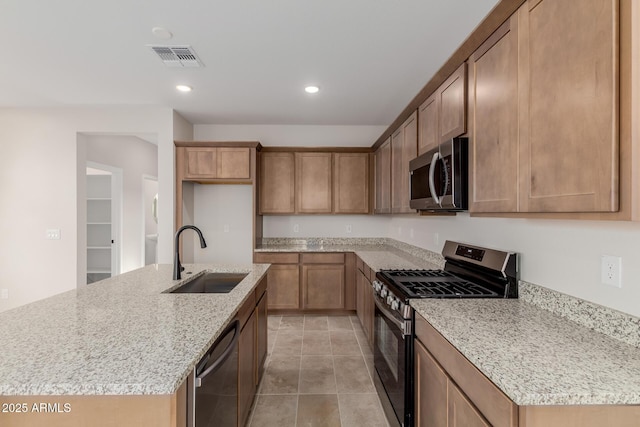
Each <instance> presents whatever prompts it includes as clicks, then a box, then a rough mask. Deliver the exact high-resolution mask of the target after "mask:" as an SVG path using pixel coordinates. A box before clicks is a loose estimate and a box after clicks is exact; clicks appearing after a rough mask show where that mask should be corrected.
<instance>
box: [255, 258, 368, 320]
mask: <svg viewBox="0 0 640 427" xmlns="http://www.w3.org/2000/svg"><path fill="white" fill-rule="evenodd" d="M254 261H255V262H256V263H270V264H271V267H269V271H268V273H267V277H268V283H269V301H268V308H269V310H281V311H287V312H291V311H307V310H308V311H317V310H333V311H344V310H355V308H356V307H355V304H356V295H355V294H356V287H355V257H354V255H353V254H352V253H343V252H323V253H315V252H303V253H300V254H299V253H267V252H256V253H255V255H254Z"/></svg>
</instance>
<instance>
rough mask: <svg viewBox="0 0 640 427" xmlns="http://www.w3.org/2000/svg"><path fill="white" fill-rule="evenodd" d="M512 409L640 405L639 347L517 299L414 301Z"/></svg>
mask: <svg viewBox="0 0 640 427" xmlns="http://www.w3.org/2000/svg"><path fill="white" fill-rule="evenodd" d="M411 305H412V306H413V307H414V308H415V309H416V314H420V315H421V316H422V317H424V318H425V319H426V320H427V321H428V322H429V323H430V324H431V325H432V326H433V327H434V328H435V329H436V330H437V331H439V332H440V333H441V334H442V335H443V336H444V337H445V338H446V339H447V340H448V341H449V342H450V343H451V344H452V345H453V346H454V347H456V348H457V349H458V350H459V351H460V352H461V353H462V354H463V355H464V356H465V357H466V358H467V359H468V360H469V361H470V362H471V363H473V364H474V365H475V366H476V367H477V368H478V369H479V370H480V371H481V372H482V373H483V374H484V375H485V376H487V377H488V378H489V379H490V380H491V381H492V382H493V383H494V384H496V385H497V386H498V387H499V388H500V389H501V390H502V391H503V392H504V393H505V394H506V395H507V396H509V398H511V400H513V401H514V402H515V403H516V404H518V405H591V404H610V405H614V404H634V405H637V404H640V349H639V348H637V347H634V346H632V345H629V344H626V343H624V342H621V341H619V340H616V339H613V338H611V337H609V336H607V335H604V334H601V333H599V332H595V331H593V330H590V329H588V328H586V327H584V326H581V325H579V324H577V323H574V322H572V321H568V320H566V319H564V318H562V317H560V316H558V315H556V314H553V313H550V312H548V311H546V310H542V309H540V308H538V307H536V306H535V305H532V304H529V303H526V302H524V301H522V300H502V299H500V300H494V299H489V300H482V299H474V300H453V299H448V300H433V299H429V300H412V301H411Z"/></svg>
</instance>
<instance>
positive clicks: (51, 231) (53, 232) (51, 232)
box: [46, 228, 60, 240]
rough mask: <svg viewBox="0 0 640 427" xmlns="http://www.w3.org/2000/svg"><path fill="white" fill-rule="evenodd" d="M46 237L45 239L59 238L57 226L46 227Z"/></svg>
mask: <svg viewBox="0 0 640 427" xmlns="http://www.w3.org/2000/svg"><path fill="white" fill-rule="evenodd" d="M46 239H47V240H60V229H59V228H48V229H47V231H46Z"/></svg>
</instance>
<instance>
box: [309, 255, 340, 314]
mask: <svg viewBox="0 0 640 427" xmlns="http://www.w3.org/2000/svg"><path fill="white" fill-rule="evenodd" d="M344 255H345V254H342V253H335V254H334V253H326V254H302V307H303V308H305V309H344V308H345V264H344V262H345V256H344Z"/></svg>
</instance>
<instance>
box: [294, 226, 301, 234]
mask: <svg viewBox="0 0 640 427" xmlns="http://www.w3.org/2000/svg"><path fill="white" fill-rule="evenodd" d="M293 232H294V233H299V232H300V225H299V224H293Z"/></svg>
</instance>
